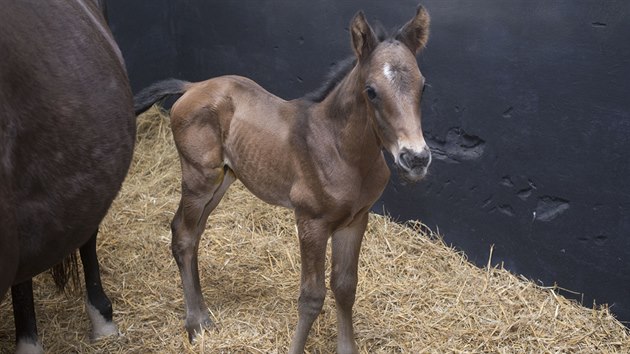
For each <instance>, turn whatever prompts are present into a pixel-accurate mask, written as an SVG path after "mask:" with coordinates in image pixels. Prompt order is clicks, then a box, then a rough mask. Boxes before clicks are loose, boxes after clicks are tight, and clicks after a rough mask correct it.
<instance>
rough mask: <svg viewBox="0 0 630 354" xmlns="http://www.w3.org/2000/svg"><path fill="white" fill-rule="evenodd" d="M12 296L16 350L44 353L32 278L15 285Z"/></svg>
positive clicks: (17, 351)
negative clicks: (34, 301) (40, 339)
mask: <svg viewBox="0 0 630 354" xmlns="http://www.w3.org/2000/svg"><path fill="white" fill-rule="evenodd" d="M11 297H12V300H13V319H14V321H15V345H16V347H15V352H16V353H17V354H36V353H44V348H42V345H41V343H40V342H39V338H38V336H37V320H36V317H35V305H34V303H33V281H32V279H29V280H26V281H24V282H22V283H19V284H16V285H13V286H12V287H11Z"/></svg>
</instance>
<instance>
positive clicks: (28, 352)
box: [15, 340, 44, 354]
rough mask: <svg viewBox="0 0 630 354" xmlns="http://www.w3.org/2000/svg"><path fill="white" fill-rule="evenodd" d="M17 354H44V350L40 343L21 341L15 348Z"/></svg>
mask: <svg viewBox="0 0 630 354" xmlns="http://www.w3.org/2000/svg"><path fill="white" fill-rule="evenodd" d="M15 354H44V348H42V344H41V343H40V342H39V341H37V342H35V343H33V342H30V341H25V340H21V341H19V342H18V343H17V345H16V347H15Z"/></svg>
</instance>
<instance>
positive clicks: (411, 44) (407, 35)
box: [396, 5, 431, 54]
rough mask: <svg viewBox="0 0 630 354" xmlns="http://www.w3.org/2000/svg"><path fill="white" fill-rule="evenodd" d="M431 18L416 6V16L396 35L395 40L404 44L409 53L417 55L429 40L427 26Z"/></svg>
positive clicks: (420, 7)
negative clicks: (409, 50)
mask: <svg viewBox="0 0 630 354" xmlns="http://www.w3.org/2000/svg"><path fill="white" fill-rule="evenodd" d="M430 22H431V18H430V17H429V13H428V12H427V10H425V9H424V7H422V5H419V6H418V9H417V10H416V16H414V18H412V19H411V21H409V22H407V24H405V25H404V26H403V27H402V28H401V29H400V30H399V31H398V34H396V39H397V40H399V41H400V42H402V43H404V44H405V45H406V46H407V47H408V48H409V49H411V51H412V52H413V53H415V54H417V53H418V52H419V51H420V49H422V48H424V46H425V45H426V44H427V41H428V40H429V24H430Z"/></svg>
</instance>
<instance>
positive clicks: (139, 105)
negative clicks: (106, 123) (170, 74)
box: [133, 79, 190, 116]
mask: <svg viewBox="0 0 630 354" xmlns="http://www.w3.org/2000/svg"><path fill="white" fill-rule="evenodd" d="M189 85H190V82H188V81H183V80H178V79H168V80H164V81H159V82H156V83H154V84H153V85H151V86H149V87H147V88H144V89H142V90H141V91H140V92H138V93H137V94H136V95H135V96H134V97H133V109H134V111H135V112H136V116H137V115H140V114H142V113H143V112H144V111H146V110H147V109H149V108H151V106H153V104H155V103H156V102H158V101H160V100H162V99H164V98H166V96H170V95H177V94H182V93H184V92H186V90H188V87H189Z"/></svg>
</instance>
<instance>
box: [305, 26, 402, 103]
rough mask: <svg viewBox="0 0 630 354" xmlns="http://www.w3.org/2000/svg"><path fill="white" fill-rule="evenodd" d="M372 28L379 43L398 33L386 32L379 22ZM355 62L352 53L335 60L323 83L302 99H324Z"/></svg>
mask: <svg viewBox="0 0 630 354" xmlns="http://www.w3.org/2000/svg"><path fill="white" fill-rule="evenodd" d="M373 30H374V34H375V35H376V38H377V39H378V41H379V43H380V42H383V41H385V40H394V39H395V38H394V37H395V35H397V34H398V30H396V31H392V32H391V33H388V32H387V31H386V30H385V29H384V27H383V26H382V25H381V23H379V22H377V23H376V24H375V25H374V28H373ZM356 63H357V59H356V57H355V56H354V55H352V56H349V57H346V58H345V59H343V60H341V61H339V62H337V63H336V64H335V65H333V66H332V68H331V69H330V71H329V72H328V74H326V79H325V80H324V83H323V84H322V85H321V86H320V87H319V88H317V89H316V90H314V91H311V92H309V93H307V94H306V95H304V99H305V100H307V101H311V102H314V103H320V102H322V101H323V100H324V99H326V97H328V95H329V94H330V93H331V92H332V90H334V89H335V87H337V85H339V83H340V82H341V81H343V79H344V78H345V77H346V76H347V75H348V73H350V71H351V70H352V68H354V66H355V65H356Z"/></svg>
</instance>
